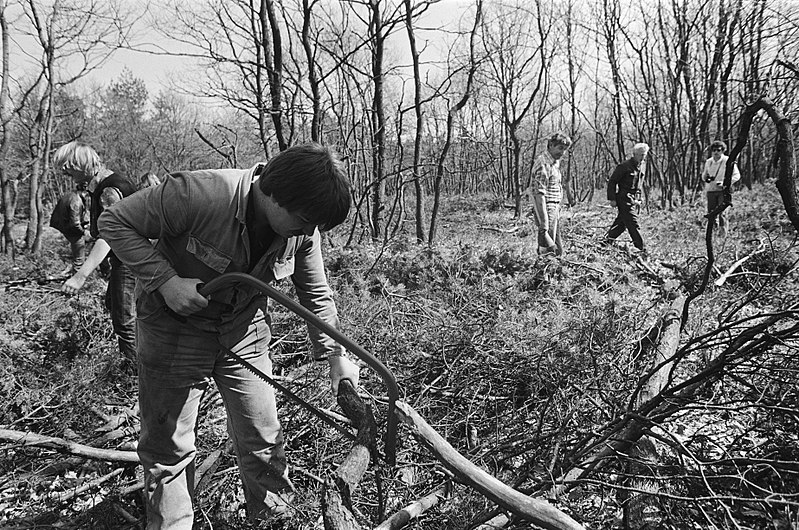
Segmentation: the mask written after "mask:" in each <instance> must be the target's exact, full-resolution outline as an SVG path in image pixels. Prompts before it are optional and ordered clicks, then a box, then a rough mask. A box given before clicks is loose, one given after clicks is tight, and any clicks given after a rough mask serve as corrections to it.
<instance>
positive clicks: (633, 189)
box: [603, 143, 649, 253]
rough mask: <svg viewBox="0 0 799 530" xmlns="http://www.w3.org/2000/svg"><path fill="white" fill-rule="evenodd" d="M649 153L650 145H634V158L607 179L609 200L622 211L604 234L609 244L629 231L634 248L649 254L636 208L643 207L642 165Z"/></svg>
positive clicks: (617, 167) (606, 243)
mask: <svg viewBox="0 0 799 530" xmlns="http://www.w3.org/2000/svg"><path fill="white" fill-rule="evenodd" d="M648 154H649V146H648V145H647V144H645V143H638V144H635V145H634V146H633V156H632V157H631V158H629V159H627V160H625V161H624V162H622V163H621V164H619V165H618V166H616V169H615V170H613V174H611V176H610V179H609V180H608V201H610V205H611V206H612V207H614V208H618V210H619V212H618V214H617V215H616V219H614V220H613V224H611V225H610V228H609V229H608V232H607V234H606V235H605V240H604V241H603V243H604V244H605V245H608V244H610V243H611V242H612V241H613V240H615V239H616V238H617V237H619V236H620V235H621V234H622V232H624V230H627V232H629V233H630V238H632V240H633V245H635V248H637V249H638V250H640V251H641V252H642V253H645V252H646V249H645V248H644V239H643V238H642V237H641V233H640V231H639V226H638V214H637V213H636V211H635V208H637V207H639V206H640V205H641V198H640V194H641V188H640V185H641V181H642V180H643V177H644V171H643V169H642V163H643V161H644V159H646V156H647V155H648Z"/></svg>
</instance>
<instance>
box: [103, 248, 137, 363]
mask: <svg viewBox="0 0 799 530" xmlns="http://www.w3.org/2000/svg"><path fill="white" fill-rule="evenodd" d="M109 261H110V263H111V275H110V277H109V278H108V289H107V290H106V292H105V306H106V308H108V311H109V312H110V313H111V325H112V326H113V328H114V333H115V334H116V336H117V340H118V341H119V351H120V352H121V353H122V356H123V357H124V358H126V359H128V360H129V361H131V362H133V366H136V298H135V296H136V295H135V293H134V289H135V287H136V277H135V276H133V273H132V272H131V270H130V268H128V266H127V265H125V264H124V263H122V262H121V261H119V259H117V258H116V256H112V257H111V258H110V260H109Z"/></svg>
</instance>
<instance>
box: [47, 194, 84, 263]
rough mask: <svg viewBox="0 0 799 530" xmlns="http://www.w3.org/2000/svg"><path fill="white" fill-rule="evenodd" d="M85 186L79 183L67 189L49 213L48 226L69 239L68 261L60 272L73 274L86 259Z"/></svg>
mask: <svg viewBox="0 0 799 530" xmlns="http://www.w3.org/2000/svg"><path fill="white" fill-rule="evenodd" d="M87 203H88V195H87V192H86V186H85V185H83V184H81V185H78V186H77V187H76V189H74V190H71V191H68V192H67V193H65V194H64V195H62V196H61V198H59V199H58V202H56V205H55V207H54V208H53V211H52V213H51V214H50V227H51V228H55V229H56V230H58V231H59V232H61V235H63V236H64V237H65V238H66V239H67V241H69V250H70V261H69V265H68V266H67V268H66V269H65V270H64V271H63V272H62V273H61V274H75V272H76V271H77V270H78V269H79V268H80V267H81V266H82V265H83V261H84V260H85V259H86V236H87V229H88V225H89V215H88V214H89V207H88V204H87Z"/></svg>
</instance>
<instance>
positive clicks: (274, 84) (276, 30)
mask: <svg viewBox="0 0 799 530" xmlns="http://www.w3.org/2000/svg"><path fill="white" fill-rule="evenodd" d="M259 14H260V20H261V31H262V33H263V41H262V42H261V45H262V47H263V53H264V62H265V64H266V75H267V79H268V80H269V96H270V99H271V106H270V108H269V114H270V116H271V117H272V125H273V126H274V127H275V138H276V139H277V146H278V149H280V150H281V151H284V150H285V149H286V148H287V147H288V143H287V142H286V137H285V132H284V130H283V101H282V99H283V40H282V37H281V35H280V27H279V26H278V23H277V17H276V16H275V4H274V0H261V10H260V13H259ZM270 35H271V39H270Z"/></svg>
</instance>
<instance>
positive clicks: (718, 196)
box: [707, 191, 727, 227]
mask: <svg viewBox="0 0 799 530" xmlns="http://www.w3.org/2000/svg"><path fill="white" fill-rule="evenodd" d="M723 200H724V192H723V191H709V192H707V213H710V212H712V211H713V210H715V209H716V208H718V207H719V206H720V205H721V203H722V201H723ZM726 225H727V221H726V220H725V219H724V213H723V212H722V213H720V214H719V215H718V217H716V222H715V224H714V226H721V227H725V226H726Z"/></svg>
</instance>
